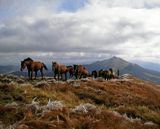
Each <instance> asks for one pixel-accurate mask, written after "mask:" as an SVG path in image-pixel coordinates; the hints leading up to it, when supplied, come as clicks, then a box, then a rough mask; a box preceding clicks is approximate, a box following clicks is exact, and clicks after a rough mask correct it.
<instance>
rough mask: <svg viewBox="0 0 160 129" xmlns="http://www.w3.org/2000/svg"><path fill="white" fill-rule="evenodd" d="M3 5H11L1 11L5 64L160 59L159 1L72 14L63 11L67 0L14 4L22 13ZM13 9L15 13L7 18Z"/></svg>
mask: <svg viewBox="0 0 160 129" xmlns="http://www.w3.org/2000/svg"><path fill="white" fill-rule="evenodd" d="M0 2H1V5H2V4H3V5H5V6H3V7H2V6H0V10H2V12H3V13H0V16H4V17H3V18H2V19H1V20H0V39H1V40H0V57H1V58H2V59H4V62H12V60H15V61H17V60H20V59H22V58H25V57H27V56H31V57H33V58H35V59H36V58H37V59H42V60H45V61H48V62H49V60H58V61H61V62H64V63H74V62H79V63H81V62H92V61H96V60H99V59H105V58H108V57H111V56H119V57H122V58H125V59H127V60H134V59H139V60H142V59H143V60H145V61H147V60H153V61H154V62H155V61H157V58H158V57H159V56H160V53H159V50H158V48H160V45H159V44H158V43H159V41H160V40H159V34H160V29H159V26H160V18H159V12H160V9H159V8H158V7H159V6H158V5H159V1H156V0H155V1H154V0H153V1H152V2H151V1H149V0H146V1H144V0H139V1H138V0H135V1H134V2H133V1H132V2H131V0H122V1H121V2H120V1H119V0H113V3H110V1H109V0H89V1H88V2H87V1H84V3H85V5H83V6H77V7H76V8H77V9H76V10H74V9H73V10H72V9H71V11H70V10H69V12H68V9H66V8H62V7H63V4H64V1H63V0H62V1H58V0H55V1H49V0H47V1H46V2H44V1H42V0H37V1H36V2H33V4H31V1H30V0H28V1H27V3H26V2H25V4H24V3H21V2H20V1H19V2H20V3H17V2H15V1H14V0H13V3H15V7H19V8H20V9H19V10H18V11H16V9H13V8H12V7H11V3H10V2H9V1H6V2H3V1H0ZM23 2H24V1H23ZM70 2H71V1H70ZM84 3H83V4H84ZM65 4H66V3H65ZM78 4H79V3H78ZM24 5H26V6H24ZM52 5H53V7H52ZM149 5H150V6H149ZM73 6H74V5H73ZM8 8H11V10H14V11H15V12H14V11H13V12H11V11H9V12H8V13H6V14H5V13H4V10H6V9H8ZM33 10H34V11H33ZM11 14H12V15H11ZM13 16H14V17H13Z"/></svg>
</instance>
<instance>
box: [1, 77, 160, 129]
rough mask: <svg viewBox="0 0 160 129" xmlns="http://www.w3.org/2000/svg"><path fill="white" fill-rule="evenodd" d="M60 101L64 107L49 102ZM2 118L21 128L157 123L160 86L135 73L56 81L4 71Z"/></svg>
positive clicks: (155, 128) (127, 127) (138, 128)
mask: <svg viewBox="0 0 160 129" xmlns="http://www.w3.org/2000/svg"><path fill="white" fill-rule="evenodd" d="M49 100H50V101H49ZM54 102H55V103H54ZM60 102H63V104H64V105H65V106H64V107H63V108H61V110H50V109H51V108H49V107H47V105H48V106H49V105H50V106H51V107H52V108H54V107H53V106H54V105H55V104H60ZM60 105H61V104H60ZM90 109H91V110H90ZM0 121H1V122H2V123H1V124H3V126H4V127H5V128H7V127H9V126H13V127H14V128H17V129H19V128H26V129H27V128H33V129H46V128H47V129H54V128H55V129H68V128H75V129H97V128H99V129H159V128H160V126H159V125H160V88H159V87H157V86H156V85H155V84H152V83H149V82H145V81H141V80H139V79H137V78H134V77H132V76H130V77H129V78H126V79H125V78H122V79H120V80H111V81H105V80H101V79H97V80H92V79H87V80H83V79H82V80H78V81H74V80H70V81H67V82H64V81H63V82H61V81H60V82H57V81H55V80H54V79H52V78H46V79H45V80H43V81H42V80H40V79H39V78H38V79H37V80H33V81H30V80H27V79H25V78H18V77H14V76H11V75H10V76H6V75H5V76H2V75H1V76H0ZM149 121H152V122H149ZM152 123H153V124H152Z"/></svg>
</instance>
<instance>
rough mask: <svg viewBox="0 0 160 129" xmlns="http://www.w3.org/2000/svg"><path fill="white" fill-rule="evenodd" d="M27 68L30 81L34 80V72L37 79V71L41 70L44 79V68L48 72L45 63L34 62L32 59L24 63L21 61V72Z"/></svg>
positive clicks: (27, 59) (25, 60)
mask: <svg viewBox="0 0 160 129" xmlns="http://www.w3.org/2000/svg"><path fill="white" fill-rule="evenodd" d="M26 67H27V69H28V77H29V79H32V76H33V71H34V72H35V79H36V77H37V71H38V70H40V72H41V76H42V79H43V68H45V69H46V70H47V67H46V65H45V64H44V63H42V62H39V61H33V60H32V59H31V58H29V57H28V58H26V59H24V60H23V61H21V71H23V69H25V68H26Z"/></svg>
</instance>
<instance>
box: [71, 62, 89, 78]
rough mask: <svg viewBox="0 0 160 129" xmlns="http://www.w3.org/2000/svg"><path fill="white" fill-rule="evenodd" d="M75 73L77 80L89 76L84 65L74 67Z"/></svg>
mask: <svg viewBox="0 0 160 129" xmlns="http://www.w3.org/2000/svg"><path fill="white" fill-rule="evenodd" d="M74 72H75V73H74V74H75V77H76V79H81V78H82V77H87V76H88V75H89V72H88V70H87V69H86V68H85V67H84V66H83V65H74Z"/></svg>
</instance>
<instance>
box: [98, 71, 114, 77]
mask: <svg viewBox="0 0 160 129" xmlns="http://www.w3.org/2000/svg"><path fill="white" fill-rule="evenodd" d="M112 72H113V71H112V69H109V70H103V69H101V70H99V72H98V73H99V77H102V78H104V79H105V80H106V79H107V80H110V79H111V78H112V76H111V75H112Z"/></svg>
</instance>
